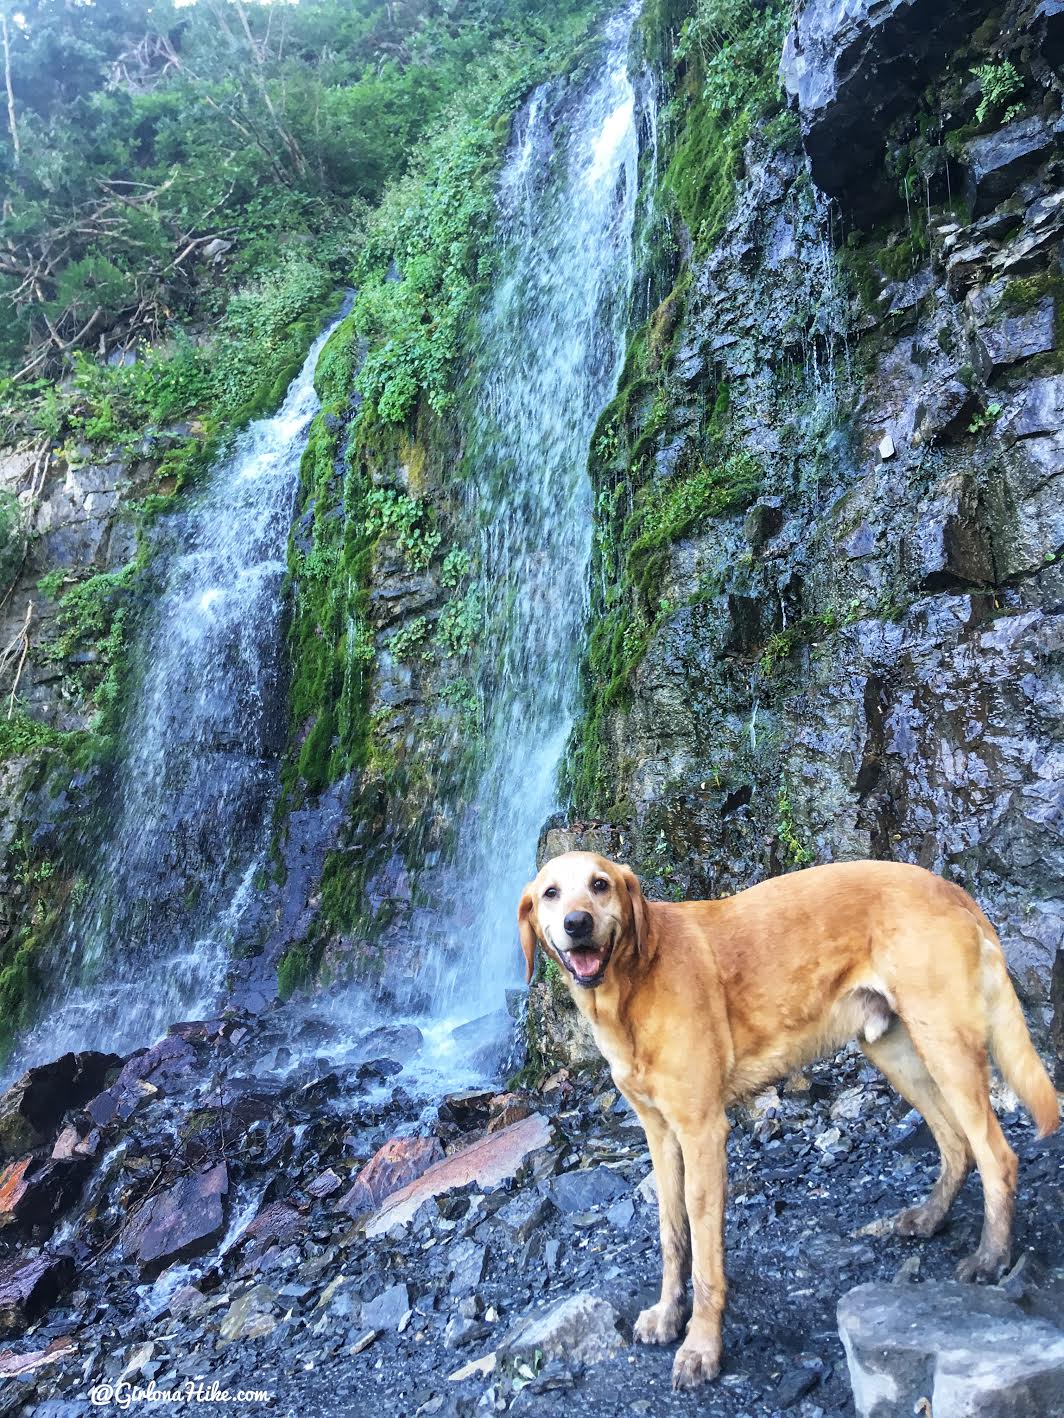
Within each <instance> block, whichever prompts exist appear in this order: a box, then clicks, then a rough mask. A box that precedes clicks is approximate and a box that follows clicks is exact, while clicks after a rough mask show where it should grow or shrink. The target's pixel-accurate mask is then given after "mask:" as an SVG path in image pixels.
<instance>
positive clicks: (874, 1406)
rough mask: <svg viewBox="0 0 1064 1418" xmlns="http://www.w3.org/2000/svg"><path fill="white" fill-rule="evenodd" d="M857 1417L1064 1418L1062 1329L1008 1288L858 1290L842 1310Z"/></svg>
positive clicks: (841, 1328) (951, 1285)
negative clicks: (1028, 1310)
mask: <svg viewBox="0 0 1064 1418" xmlns="http://www.w3.org/2000/svg"><path fill="white" fill-rule="evenodd" d="M838 1322H839V1334H840V1336H841V1338H842V1343H843V1347H844V1349H845V1350H846V1359H847V1362H848V1364H849V1369H850V1383H851V1386H852V1388H853V1396H854V1405H855V1407H856V1409H857V1413H858V1415H859V1418H893V1415H895V1414H898V1413H918V1412H922V1411H925V1410H927V1411H930V1412H933V1413H934V1415H935V1418H1011V1415H1015V1414H1021V1413H1022V1414H1024V1415H1025V1418H1039V1415H1043V1414H1044V1415H1045V1418H1050V1415H1056V1414H1059V1413H1061V1412H1064V1330H1061V1329H1059V1328H1057V1326H1056V1325H1054V1324H1051V1323H1049V1322H1048V1321H1046V1320H1044V1319H1037V1318H1032V1317H1031V1316H1030V1315H1027V1314H1025V1313H1024V1311H1023V1310H1021V1309H1020V1307H1019V1305H1016V1304H1014V1303H1013V1302H1012V1301H1011V1300H1010V1299H1008V1298H1007V1297H1006V1296H1005V1295H1004V1294H1003V1293H1002V1292H1001V1291H1000V1290H990V1289H987V1290H981V1289H977V1288H976V1287H975V1286H971V1285H958V1284H955V1283H950V1282H940V1283H939V1282H936V1283H928V1284H924V1285H905V1286H899V1285H881V1284H873V1285H859V1286H858V1287H857V1288H856V1289H855V1290H851V1291H850V1292H849V1294H847V1295H844V1296H843V1298H842V1299H841V1300H840V1301H839V1307H838Z"/></svg>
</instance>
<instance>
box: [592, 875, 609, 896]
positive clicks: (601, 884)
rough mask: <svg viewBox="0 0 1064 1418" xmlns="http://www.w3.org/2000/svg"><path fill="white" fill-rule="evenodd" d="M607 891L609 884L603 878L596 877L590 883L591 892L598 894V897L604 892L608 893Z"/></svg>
mask: <svg viewBox="0 0 1064 1418" xmlns="http://www.w3.org/2000/svg"><path fill="white" fill-rule="evenodd" d="M609 889H610V884H609V882H608V881H607V880H606V878H605V877H602V876H597V877H596V878H595V880H594V881H593V882H592V883H591V890H592V891H596V892H598V894H599V895H600V896H601V895H602V893H603V892H604V891H609Z"/></svg>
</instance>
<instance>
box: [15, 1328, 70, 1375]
mask: <svg viewBox="0 0 1064 1418" xmlns="http://www.w3.org/2000/svg"><path fill="white" fill-rule="evenodd" d="M77 1347H78V1346H77V1343H76V1342H75V1340H74V1338H73V1337H72V1336H71V1335H69V1334H64V1335H62V1336H60V1338H59V1339H53V1340H52V1342H51V1344H49V1345H48V1347H47V1349H33V1350H31V1351H30V1352H29V1353H27V1354H16V1353H15V1351H14V1350H13V1349H5V1350H4V1351H3V1353H2V1354H0V1379H13V1378H17V1376H18V1375H19V1374H30V1373H32V1372H33V1370H34V1369H43V1368H44V1366H45V1365H46V1364H54V1363H55V1362H56V1360H57V1359H65V1358H66V1356H67V1355H68V1354H74V1353H76V1352H77Z"/></svg>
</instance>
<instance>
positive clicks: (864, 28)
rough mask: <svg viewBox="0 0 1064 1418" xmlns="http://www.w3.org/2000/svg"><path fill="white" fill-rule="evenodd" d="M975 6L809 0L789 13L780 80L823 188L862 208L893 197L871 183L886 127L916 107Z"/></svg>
mask: <svg viewBox="0 0 1064 1418" xmlns="http://www.w3.org/2000/svg"><path fill="white" fill-rule="evenodd" d="M982 13H983V7H982V6H981V5H980V3H979V0H846V3H845V4H840V3H839V0H807V3H806V4H805V5H803V6H802V7H801V8H800V9H797V10H796V18H795V24H794V27H793V29H792V30H791V31H790V33H789V34H788V35H787V38H786V41H785V43H784V48H783V58H782V61H781V64H780V79H781V80H782V82H783V84H784V86H785V88H786V89H787V92H788V93H789V95H790V96H791V98H792V100H794V102H795V103H796V104H797V107H798V113H799V117H800V120H801V125H802V137H803V139H804V142H805V148H806V152H807V153H808V154H809V158H810V161H811V165H812V175H813V180H814V181H815V183H816V185H817V186H818V187H819V188H820V189H821V191H823V192H827V193H828V194H829V195H831V196H833V197H837V198H838V199H839V200H840V201H841V202H842V203H843V205H844V207H847V208H849V209H850V210H859V211H862V212H872V211H876V210H878V209H880V208H882V207H883V206H884V205H889V203H890V202H891V201H893V200H894V194H893V193H892V192H891V191H890V190H889V184H888V183H886V182H885V181H883V180H880V181H879V182H877V181H876V174H877V173H878V172H879V171H880V169H881V156H882V148H883V142H884V138H885V136H886V131H887V128H888V127H889V125H890V124H891V122H893V120H894V119H895V118H896V117H897V116H898V115H899V114H901V113H904V112H906V111H908V112H912V111H913V110H914V109H915V106H916V101H917V98H918V95H919V94H920V92H921V90H922V89H923V87H924V85H925V84H926V82H927V80H928V78H929V77H930V75H931V74H932V73H933V72H934V71H935V70H936V69H937V67H938V66H939V64H940V63H941V56H942V55H943V54H945V53H949V52H950V50H951V49H952V48H953V47H954V46H955V45H956V44H957V43H959V42H960V41H961V40H962V39H964V38H965V37H966V36H967V35H969V34H970V33H971V30H972V28H973V26H974V24H977V23H978V19H981V18H982ZM976 17H978V18H976Z"/></svg>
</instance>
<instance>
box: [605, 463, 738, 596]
mask: <svg viewBox="0 0 1064 1418" xmlns="http://www.w3.org/2000/svg"><path fill="white" fill-rule="evenodd" d="M762 478H763V470H762V468H761V464H760V463H759V462H758V461H757V459H756V458H754V457H753V456H752V455H751V454H749V453H746V452H740V453H736V454H734V455H733V456H732V457H731V458H729V459H727V460H726V461H725V462H723V463H720V464H717V465H716V466H713V467H707V466H706V465H705V464H703V465H702V466H701V467H699V468H698V469H697V470H696V471H695V472H693V473H691V474H688V475H687V476H684V477H678V478H673V479H670V480H669V481H668V482H662V483H657V482H655V483H651V484H649V485H648V486H647V487H646V488H644V489H643V492H642V494H641V495H640V497H639V499H638V500H637V503H636V508H635V511H634V512H633V514H632V517H631V519H630V520H629V522H628V524H627V526H626V528H625V540H626V542H629V543H630V549H629V552H628V571H629V574H630V576H631V579H632V581H633V583H634V584H635V585H636V586H637V587H638V588H639V590H640V591H641V592H642V594H643V595H644V596H645V597H647V598H650V597H652V596H653V594H654V592H655V590H656V588H657V587H658V585H659V584H660V582H661V577H662V573H663V571H664V567H665V563H666V560H667V557H668V550H669V548H670V547H671V545H672V544H673V542H676V541H678V540H679V539H680V537H682V536H684V535H685V534H686V533H687V532H689V531H691V530H692V529H693V528H695V527H697V526H698V524H699V523H701V522H704V521H706V520H707V519H708V518H710V517H720V516H723V515H724V514H725V513H727V512H734V511H736V510H738V509H741V508H745V507H748V506H749V505H750V503H751V502H752V501H753V500H754V498H755V497H756V496H757V494H758V491H759V490H760V487H761V482H762Z"/></svg>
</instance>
